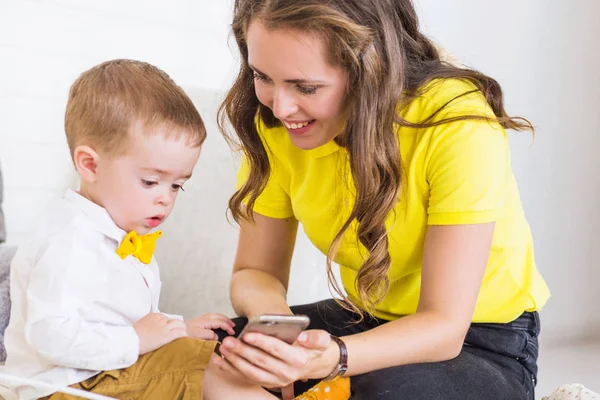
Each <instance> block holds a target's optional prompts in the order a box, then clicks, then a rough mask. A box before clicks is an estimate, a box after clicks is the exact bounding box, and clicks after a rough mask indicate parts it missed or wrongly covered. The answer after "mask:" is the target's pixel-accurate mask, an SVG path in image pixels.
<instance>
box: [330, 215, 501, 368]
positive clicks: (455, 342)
mask: <svg viewBox="0 0 600 400" xmlns="http://www.w3.org/2000/svg"><path fill="white" fill-rule="evenodd" d="M493 234H494V223H486V224H477V225H454V226H431V227H429V229H428V232H427V237H426V240H425V253H424V258H423V271H422V277H421V297H420V300H419V306H418V309H417V312H416V313H415V314H414V315H410V316H406V317H403V318H400V319H398V320H396V321H393V322H390V323H388V324H385V325H382V326H380V327H377V328H375V329H372V330H370V331H367V332H363V333H360V334H357V335H352V336H348V337H345V338H344V341H345V343H346V345H347V347H348V355H349V360H348V367H349V368H348V375H356V374H361V373H365V372H368V371H373V370H377V369H381V368H386V367H391V366H396V365H403V364H412V363H422V362H436V361H443V360H448V359H451V358H454V357H456V356H457V355H458V354H459V353H460V351H461V348H462V345H463V342H464V338H465V335H466V333H467V330H468V329H469V326H470V324H471V319H472V317H473V312H474V309H475V304H476V302H477V296H478V295H479V289H480V286H481V281H482V279H483V275H484V272H485V268H486V265H487V261H488V257H489V253H490V247H491V243H492V237H493ZM334 354H335V352H334ZM335 357H337V355H336V356H335ZM336 362H337V359H335V358H334V362H333V363H331V364H330V365H335V363H336Z"/></svg>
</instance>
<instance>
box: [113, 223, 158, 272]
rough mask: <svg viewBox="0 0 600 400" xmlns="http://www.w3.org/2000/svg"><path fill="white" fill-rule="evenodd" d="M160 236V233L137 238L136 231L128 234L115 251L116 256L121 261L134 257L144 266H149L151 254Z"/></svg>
mask: <svg viewBox="0 0 600 400" xmlns="http://www.w3.org/2000/svg"><path fill="white" fill-rule="evenodd" d="M161 236H162V232H161V231H156V232H153V233H149V234H147V235H143V236H139V235H138V234H137V232H136V231H131V232H129V233H128V234H127V235H126V236H125V238H123V241H122V242H121V244H120V245H119V248H118V249H117V254H118V255H119V257H121V259H123V260H124V259H125V258H126V257H127V256H134V257H135V258H137V259H138V260H140V261H141V262H143V263H144V264H150V261H152V254H153V253H154V248H155V247H156V240H157V239H158V238H159V237H161Z"/></svg>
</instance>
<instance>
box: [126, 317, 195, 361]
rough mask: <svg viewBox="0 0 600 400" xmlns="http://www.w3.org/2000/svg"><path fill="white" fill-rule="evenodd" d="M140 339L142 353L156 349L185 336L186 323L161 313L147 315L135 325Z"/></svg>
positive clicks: (134, 327)
mask: <svg viewBox="0 0 600 400" xmlns="http://www.w3.org/2000/svg"><path fill="white" fill-rule="evenodd" d="M133 329H135V333H137V335H138V338H139V340H140V355H142V354H146V353H149V352H151V351H154V350H156V349H158V348H160V347H162V346H164V345H166V344H168V343H171V342H172V341H173V340H175V339H179V338H182V337H185V336H186V335H187V333H186V327H185V323H184V322H183V321H181V320H179V319H171V318H169V317H167V316H165V315H163V314H160V313H152V314H148V315H146V316H145V317H144V318H142V319H140V320H139V321H138V322H136V323H135V324H134V325H133Z"/></svg>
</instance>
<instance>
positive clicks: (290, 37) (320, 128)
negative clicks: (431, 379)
mask: <svg viewBox="0 0 600 400" xmlns="http://www.w3.org/2000/svg"><path fill="white" fill-rule="evenodd" d="M246 41H247V44H248V64H249V65H250V68H252V70H253V71H254V86H255V89H256V96H257V97H258V99H259V101H260V102H261V103H262V104H264V105H265V106H267V107H269V108H270V109H271V110H272V111H273V115H275V117H276V118H278V119H279V120H280V121H281V123H282V124H283V126H285V128H286V130H287V132H288V134H289V136H290V139H291V141H292V143H294V145H296V146H298V147H299V148H301V149H304V150H309V149H314V148H316V147H319V146H321V145H323V144H325V143H327V142H329V141H331V140H333V139H334V138H335V137H336V136H338V135H340V134H341V133H342V132H343V130H344V127H345V123H346V115H345V107H344V105H345V99H346V87H347V82H348V74H347V73H346V71H344V70H343V69H341V68H339V67H334V66H333V65H331V64H330V63H329V62H328V61H327V57H326V51H327V49H326V47H325V43H324V42H323V40H321V39H320V38H319V37H318V36H316V35H311V34H308V33H303V32H300V31H295V30H284V29H278V30H267V29H266V28H265V27H264V25H263V24H262V23H261V22H260V21H257V20H254V21H252V22H251V23H250V26H249V27H248V35H247V38H246Z"/></svg>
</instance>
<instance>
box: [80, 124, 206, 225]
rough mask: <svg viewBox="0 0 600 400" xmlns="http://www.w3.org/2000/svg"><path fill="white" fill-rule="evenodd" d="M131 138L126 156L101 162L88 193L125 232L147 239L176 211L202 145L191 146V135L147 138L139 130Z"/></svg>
mask: <svg viewBox="0 0 600 400" xmlns="http://www.w3.org/2000/svg"><path fill="white" fill-rule="evenodd" d="M130 135H131V136H130V138H129V141H128V146H130V149H129V151H127V153H126V154H125V155H120V156H116V157H110V158H103V157H99V158H98V160H97V163H96V169H95V174H94V175H95V179H94V181H93V182H92V183H89V182H84V184H85V187H84V184H82V195H84V196H85V197H88V198H89V199H90V200H92V201H94V202H96V203H97V204H99V205H100V206H102V207H104V208H105V209H106V211H107V212H108V213H109V215H110V216H111V218H112V219H113V221H114V222H115V223H116V224H117V226H119V227H120V228H121V229H123V230H124V231H126V232H130V231H132V230H135V231H136V232H137V233H138V234H141V235H143V234H146V233H148V232H149V231H150V230H151V229H153V228H156V227H157V226H158V225H160V224H161V223H162V222H163V221H164V220H165V219H166V218H167V217H168V216H169V214H170V213H171V210H172V209H173V205H174V204H175V199H176V198H177V194H178V193H179V191H180V190H181V187H182V185H183V184H184V183H185V182H186V181H187V180H188V179H189V178H190V176H191V175H192V170H193V169H194V166H195V165H196V162H197V161H198V157H199V156H200V147H190V146H189V145H188V144H187V143H186V135H185V134H182V135H180V138H178V139H175V138H169V139H167V138H166V135H165V134H163V133H162V132H156V133H155V134H153V135H148V136H146V135H142V134H141V132H139V131H137V132H136V131H135V130H134V132H132V133H131V134H130Z"/></svg>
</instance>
